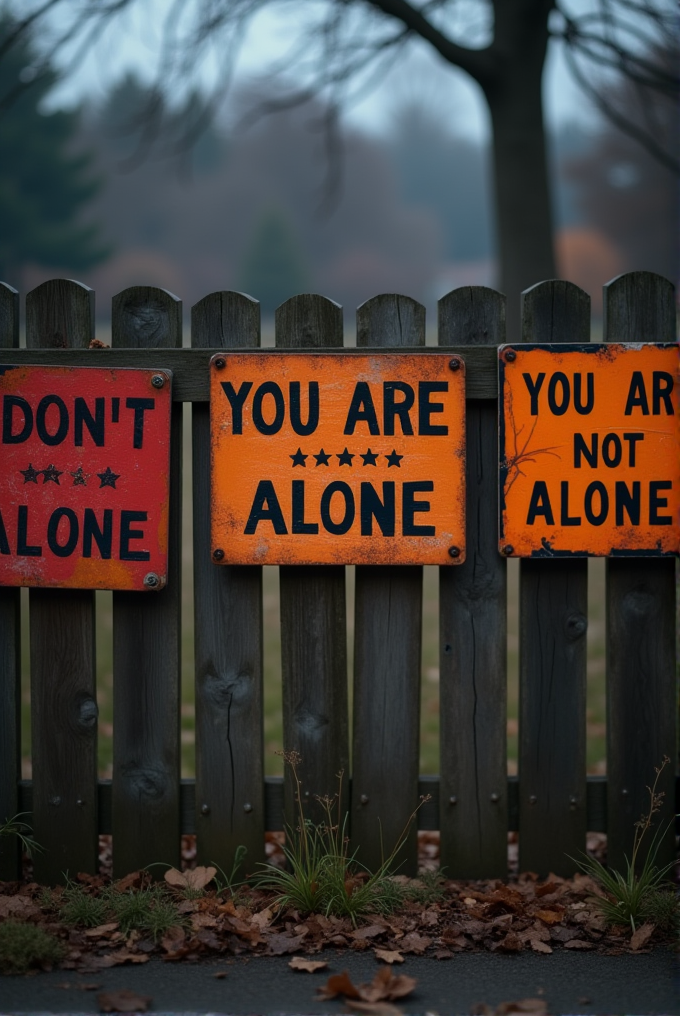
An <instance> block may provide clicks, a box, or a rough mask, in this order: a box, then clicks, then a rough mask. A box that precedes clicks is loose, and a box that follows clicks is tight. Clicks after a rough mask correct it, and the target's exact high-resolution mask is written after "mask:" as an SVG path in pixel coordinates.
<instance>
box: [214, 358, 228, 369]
mask: <svg viewBox="0 0 680 1016" xmlns="http://www.w3.org/2000/svg"><path fill="white" fill-rule="evenodd" d="M226 366H227V361H226V360H225V359H224V357H223V356H216V357H215V359H214V360H213V367H214V368H215V369H216V370H224V368H225V367H226Z"/></svg>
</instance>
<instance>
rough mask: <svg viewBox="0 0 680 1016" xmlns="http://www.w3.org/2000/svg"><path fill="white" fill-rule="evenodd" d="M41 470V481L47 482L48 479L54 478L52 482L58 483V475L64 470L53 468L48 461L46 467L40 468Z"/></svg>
mask: <svg viewBox="0 0 680 1016" xmlns="http://www.w3.org/2000/svg"><path fill="white" fill-rule="evenodd" d="M41 472H42V474H43V483H47V481H48V480H54V482H55V483H57V484H58V483H59V477H60V476H61V474H62V473H63V472H64V470H63V469H55V468H54V466H53V465H52V464H51V463H50V465H49V466H48V467H47V469H42V470H41Z"/></svg>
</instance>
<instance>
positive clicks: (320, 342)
mask: <svg viewBox="0 0 680 1016" xmlns="http://www.w3.org/2000/svg"><path fill="white" fill-rule="evenodd" d="M274 324H275V329H276V345H277V346H280V347H281V348H283V349H298V348H303V347H304V348H307V349H318V348H323V347H325V346H342V344H343V331H342V307H341V306H340V304H339V303H336V302H335V300H330V299H329V298H328V297H327V296H318V295H317V294H316V293H301V294H300V295H299V296H291V298H290V300H286V302H285V303H282V304H281V306H280V307H277V308H276V314H275V317H274Z"/></svg>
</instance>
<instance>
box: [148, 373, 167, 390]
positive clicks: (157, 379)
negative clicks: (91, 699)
mask: <svg viewBox="0 0 680 1016" xmlns="http://www.w3.org/2000/svg"><path fill="white" fill-rule="evenodd" d="M151 384H152V385H153V386H154V388H162V387H163V385H164V384H165V378H164V377H163V375H162V374H154V375H153V377H152V378H151Z"/></svg>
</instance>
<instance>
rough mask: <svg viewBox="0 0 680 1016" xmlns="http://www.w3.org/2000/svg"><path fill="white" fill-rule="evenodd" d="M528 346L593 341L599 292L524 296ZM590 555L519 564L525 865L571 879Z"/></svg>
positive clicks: (580, 781) (581, 806)
mask: <svg viewBox="0 0 680 1016" xmlns="http://www.w3.org/2000/svg"><path fill="white" fill-rule="evenodd" d="M522 338H523V341H524V342H589V341H590V297H589V296H588V295H587V293H584V292H583V290H582V289H579V288H578V286H575V285H574V284H573V283H571V282H558V281H550V282H541V283H539V284H538V285H536V286H533V287H532V288H531V289H527V290H525V292H524V293H523V294H522ZM587 618H588V561H587V559H585V558H582V559H579V558H576V559H573V560H569V559H559V560H552V561H551V560H542V559H540V560H528V559H525V560H522V561H521V562H520V636H519V637H520V644H519V668H520V679H519V680H520V689H519V758H518V771H519V786H520V804H519V865H520V871H536V872H538V873H539V874H541V875H546V874H548V872H554V873H555V874H557V875H571V874H573V872H574V871H575V869H576V865H575V862H574V861H572V860H571V859H570V858H571V857H578V856H579V855H580V853H581V852H582V851H584V850H585V841H586V630H587V627H588V620H587Z"/></svg>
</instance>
